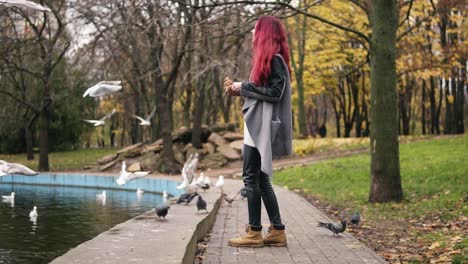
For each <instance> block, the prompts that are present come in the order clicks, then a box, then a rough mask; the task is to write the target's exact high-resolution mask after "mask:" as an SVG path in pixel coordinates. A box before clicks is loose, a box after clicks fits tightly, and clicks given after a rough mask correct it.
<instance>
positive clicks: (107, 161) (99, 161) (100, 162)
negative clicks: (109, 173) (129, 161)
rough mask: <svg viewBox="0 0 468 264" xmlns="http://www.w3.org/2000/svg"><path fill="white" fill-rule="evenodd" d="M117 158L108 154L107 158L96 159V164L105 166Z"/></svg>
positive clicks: (115, 155)
mask: <svg viewBox="0 0 468 264" xmlns="http://www.w3.org/2000/svg"><path fill="white" fill-rule="evenodd" d="M117 157H118V156H117V154H115V153H112V154H109V155H107V156H104V157H102V158H100V159H98V160H97V163H98V164H99V165H103V164H107V163H109V162H111V161H114V160H115V159H116V158H117Z"/></svg>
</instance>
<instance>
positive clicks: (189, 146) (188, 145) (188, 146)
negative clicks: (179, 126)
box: [184, 143, 192, 153]
mask: <svg viewBox="0 0 468 264" xmlns="http://www.w3.org/2000/svg"><path fill="white" fill-rule="evenodd" d="M191 147H192V143H188V144H187V145H185V147H184V153H186V152H187V150H189V149H190V148H191Z"/></svg>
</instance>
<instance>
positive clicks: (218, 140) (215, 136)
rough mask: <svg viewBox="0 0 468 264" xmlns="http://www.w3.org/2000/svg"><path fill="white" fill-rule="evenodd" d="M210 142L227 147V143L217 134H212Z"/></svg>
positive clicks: (209, 138)
mask: <svg viewBox="0 0 468 264" xmlns="http://www.w3.org/2000/svg"><path fill="white" fill-rule="evenodd" d="M208 141H209V142H213V143H215V144H216V145H217V146H221V145H225V144H226V143H227V142H226V140H225V139H224V138H223V137H222V136H220V135H218V134H217V133H211V135H210V136H209V137H208Z"/></svg>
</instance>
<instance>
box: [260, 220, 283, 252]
mask: <svg viewBox="0 0 468 264" xmlns="http://www.w3.org/2000/svg"><path fill="white" fill-rule="evenodd" d="M263 243H264V244H265V245H266V246H274V247H285V246H287V245H288V241H287V239H286V233H285V232H284V229H283V230H277V229H275V226H274V225H271V226H270V227H269V228H268V234H267V235H266V237H265V238H264V239H263Z"/></svg>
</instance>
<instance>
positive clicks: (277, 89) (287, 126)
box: [224, 16, 292, 247]
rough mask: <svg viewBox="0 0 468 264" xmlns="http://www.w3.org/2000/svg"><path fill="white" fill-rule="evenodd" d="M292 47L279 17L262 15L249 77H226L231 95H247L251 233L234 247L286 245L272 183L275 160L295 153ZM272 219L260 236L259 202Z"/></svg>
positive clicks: (247, 185)
mask: <svg viewBox="0 0 468 264" xmlns="http://www.w3.org/2000/svg"><path fill="white" fill-rule="evenodd" d="M290 73H291V69H290V67H289V48H288V45H287V40H286V31H285V29H284V26H283V24H282V23H281V20H279V19H277V18H275V17H272V16H264V17H261V18H260V19H259V20H258V21H257V23H256V25H255V29H254V31H253V60H252V70H251V73H250V81H249V82H247V81H244V82H234V83H233V82H232V81H231V80H230V79H228V78H226V80H225V83H224V85H225V91H226V93H227V94H229V95H241V96H244V97H245V103H244V106H243V107H242V112H243V115H244V147H243V151H242V155H243V159H244V166H243V175H242V176H243V180H244V185H245V189H246V190H247V202H248V210H249V225H248V227H247V230H246V232H247V234H246V235H244V236H241V237H238V238H232V239H230V240H229V245H230V246H237V247H240V246H245V247H262V246H263V245H271V246H278V247H284V246H286V245H287V241H286V234H285V230H284V229H285V226H284V224H283V223H282V221H281V216H280V212H279V207H278V202H277V200H276V195H275V192H274V190H273V187H272V185H271V182H270V177H271V176H272V173H273V168H272V158H273V157H278V156H285V155H290V154H291V153H292V116H291V88H290ZM262 199H263V203H264V204H265V207H266V210H267V212H268V217H269V218H270V224H271V225H270V228H269V229H268V234H267V236H266V237H265V238H263V239H262V232H261V231H262V225H261V222H260V220H261V215H260V214H261V200H262Z"/></svg>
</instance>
